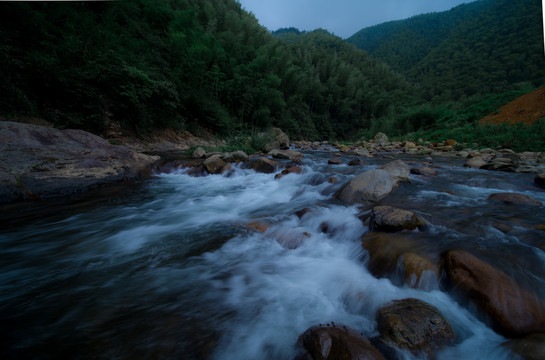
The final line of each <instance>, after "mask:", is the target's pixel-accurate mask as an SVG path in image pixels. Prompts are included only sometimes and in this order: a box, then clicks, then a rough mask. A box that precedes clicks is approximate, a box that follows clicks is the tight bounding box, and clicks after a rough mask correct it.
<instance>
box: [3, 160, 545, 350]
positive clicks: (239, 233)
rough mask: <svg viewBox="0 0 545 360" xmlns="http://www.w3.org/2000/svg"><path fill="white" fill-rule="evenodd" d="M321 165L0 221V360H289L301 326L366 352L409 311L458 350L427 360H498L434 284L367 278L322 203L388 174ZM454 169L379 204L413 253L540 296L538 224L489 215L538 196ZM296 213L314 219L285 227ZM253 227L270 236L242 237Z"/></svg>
mask: <svg viewBox="0 0 545 360" xmlns="http://www.w3.org/2000/svg"><path fill="white" fill-rule="evenodd" d="M330 157H331V155H330V154H328V153H318V152H314V153H306V157H305V159H304V160H303V164H304V165H303V169H304V172H303V174H302V175H295V174H290V175H287V176H285V177H283V178H282V179H280V180H275V179H274V174H258V173H255V172H253V171H252V170H245V169H241V168H237V167H236V168H235V171H234V173H233V174H231V175H230V176H221V175H212V176H207V177H200V178H195V177H191V176H188V175H187V174H186V172H185V171H184V170H179V171H176V172H174V173H171V174H158V175H157V176H155V177H154V178H153V179H151V180H150V181H149V182H148V183H146V184H145V185H144V186H141V187H138V188H135V189H132V190H130V191H126V192H123V193H120V194H111V195H108V196H107V197H100V198H96V199H94V200H93V201H86V202H83V203H80V204H79V205H78V206H75V205H71V206H67V205H65V206H52V207H50V208H45V209H43V207H42V209H41V211H39V212H37V214H38V213H39V214H40V216H39V217H37V218H35V219H32V220H30V218H31V217H30V216H26V217H24V218H23V219H22V220H21V221H15V220H13V219H12V220H11V221H10V223H9V224H8V225H6V226H4V227H3V228H2V230H0V248H1V251H2V256H1V258H0V321H1V325H0V327H1V333H0V345H1V348H0V357H2V358H25V359H26V358H37V359H50V358H54V359H58V358H71V359H87V358H104V359H154V358H155V359H166V358H176V359H237V360H243V359H291V358H292V357H293V355H294V345H295V342H296V340H297V337H298V335H299V334H301V333H302V332H303V331H305V330H306V329H307V328H308V327H310V326H312V325H316V324H318V323H326V322H331V321H334V322H336V323H345V324H347V325H350V326H352V327H354V328H356V329H358V330H359V331H361V332H362V333H364V334H365V335H367V336H369V337H370V336H373V335H376V324H375V322H374V314H375V312H376V310H377V309H378V308H380V307H381V306H382V305H384V304H385V303H387V302H388V301H391V300H394V299H403V298H407V297H415V298H419V299H422V300H424V301H426V302H429V303H431V304H432V305H434V306H436V307H437V308H438V309H439V310H440V311H441V312H443V314H444V315H445V317H446V318H447V319H448V320H449V321H450V322H451V324H452V325H453V327H454V330H455V332H456V334H457V336H458V340H459V341H458V343H457V344H456V345H454V346H452V347H449V348H446V349H444V350H443V351H442V352H441V353H440V354H439V358H440V359H460V358H463V359H509V358H510V355H509V353H507V352H506V351H505V350H504V349H503V348H502V347H501V344H502V343H503V342H504V341H505V339H504V338H503V337H502V336H500V335H498V334H496V333H495V332H494V331H492V330H491V329H490V328H489V327H488V326H487V325H486V324H484V323H483V322H481V320H479V319H480V317H479V315H478V314H476V313H474V312H472V311H471V310H469V309H466V308H465V307H463V306H461V305H459V304H458V303H457V302H456V300H455V299H454V298H453V297H452V296H451V295H449V294H448V293H446V292H444V291H442V290H441V289H440V286H439V284H438V283H434V282H433V281H432V282H431V283H429V284H427V286H424V288H425V289H426V290H417V289H412V288H409V287H407V286H403V285H400V284H399V283H397V282H396V281H395V279H386V278H383V279H377V278H375V277H373V276H372V275H371V274H370V273H369V271H368V270H367V269H366V260H367V253H366V251H365V250H364V249H363V248H362V246H361V241H360V239H361V237H362V236H363V235H364V234H365V233H366V232H367V231H368V229H367V227H366V226H365V225H364V224H363V223H362V221H361V220H360V219H359V216H361V215H362V214H365V211H364V210H362V209H360V208H358V207H357V206H345V205H342V204H340V203H339V202H337V201H336V200H335V199H334V198H333V193H334V192H335V191H336V190H338V189H339V188H340V187H341V186H342V185H343V184H344V183H345V182H346V181H347V180H348V179H350V178H351V177H353V176H354V175H355V174H357V173H360V172H362V171H364V170H367V169H370V168H373V167H376V166H378V165H380V164H383V163H385V162H387V161H389V160H388V159H385V158H374V159H366V164H367V165H365V166H363V167H349V166H346V165H340V166H333V165H327V159H328V158H330ZM343 159H344V160H348V159H349V157H346V158H343ZM404 159H405V160H406V161H408V162H411V161H414V163H413V164H420V162H421V161H422V159H421V158H404ZM462 164H463V160H460V159H434V160H433V165H434V166H437V167H436V170H437V171H438V173H439V174H438V176H436V177H422V176H414V175H412V176H411V183H410V184H402V185H401V186H400V188H398V189H397V190H396V191H395V192H394V193H393V194H392V195H390V196H389V197H388V198H386V199H385V200H384V201H383V202H382V204H384V205H394V206H398V207H401V208H405V209H409V210H412V211H415V212H417V213H418V214H420V215H421V216H422V217H423V218H425V219H426V220H427V221H428V222H429V223H430V224H431V226H430V229H429V230H428V231H426V232H414V233H412V234H410V236H411V237H413V238H414V239H415V241H417V242H418V244H419V245H418V246H419V249H418V250H419V251H422V252H426V253H427V254H435V255H437V256H438V255H439V254H440V253H442V252H443V251H445V250H449V249H459V248H462V249H468V250H470V251H471V252H472V253H474V254H477V255H479V257H482V258H484V259H486V260H487V261H489V262H490V263H492V264H494V265H495V266H497V267H499V268H501V269H502V270H503V271H505V272H506V273H508V274H511V275H513V276H515V277H516V278H517V280H518V281H520V282H526V283H527V284H528V285H529V286H531V288H532V289H537V290H536V291H537V292H538V294H539V295H540V296H542V297H545V252H544V251H543V250H540V249H539V248H538V246H543V242H544V240H543V238H544V237H545V235H544V234H545V232H543V231H540V230H536V229H535V226H536V225H539V224H543V223H545V209H544V208H543V207H535V206H534V207H531V206H512V205H511V206H509V205H504V204H501V203H493V202H491V201H489V200H487V198H488V196H489V195H490V194H493V193H496V192H517V193H523V194H526V195H529V196H532V197H534V198H536V199H539V200H541V201H542V202H545V192H543V191H541V190H539V189H537V188H536V187H534V186H533V185H532V180H533V176H534V175H533V174H512V173H501V172H492V171H485V170H471V169H465V168H463V167H462ZM332 176H335V177H337V178H338V180H339V182H338V183H337V184H330V183H329V182H328V179H329V178H331V177H332ZM305 207H308V208H311V209H312V210H313V212H312V213H310V214H307V215H305V216H304V217H302V218H301V219H299V218H298V217H297V216H295V215H294V213H295V212H296V211H297V210H300V209H302V208H305ZM26 214H28V211H27V212H26ZM6 216H7V217H9V216H8V215H7V214H6ZM252 222H260V223H267V224H269V228H268V230H267V231H266V232H265V233H261V232H259V231H254V230H253V229H252V228H251V227H248V226H247V225H248V223H252ZM324 222H327V224H328V231H327V232H326V233H324V232H322V231H323V223H324ZM498 225H508V226H510V228H511V231H509V232H508V233H507V234H505V233H503V232H501V231H499V230H497V227H498ZM277 239H299V240H300V242H301V244H300V246H299V247H297V248H295V249H288V248H286V247H283V246H282V245H281V244H280V243H279V242H278V241H277ZM301 239H302V240H301ZM281 242H282V241H281ZM284 243H285V242H284ZM540 289H541V290H540ZM407 358H411V357H410V356H408V355H407Z"/></svg>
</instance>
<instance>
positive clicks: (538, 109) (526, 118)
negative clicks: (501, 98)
mask: <svg viewBox="0 0 545 360" xmlns="http://www.w3.org/2000/svg"><path fill="white" fill-rule="evenodd" d="M542 117H545V86H544V87H542V88H539V89H537V90H536V91H533V92H531V93H528V94H526V95H522V96H521V97H519V98H516V99H515V100H513V101H511V102H510V103H509V104H507V105H504V106H502V107H501V108H500V110H499V112H498V113H493V114H488V115H486V116H485V117H484V118H482V119H481V120H480V122H481V124H502V123H507V124H510V125H513V124H518V123H524V124H526V125H532V124H533V123H535V122H536V121H537V120H539V119H540V118H542Z"/></svg>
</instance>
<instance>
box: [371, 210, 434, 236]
mask: <svg viewBox="0 0 545 360" xmlns="http://www.w3.org/2000/svg"><path fill="white" fill-rule="evenodd" d="M417 228H418V229H420V230H425V229H426V222H425V221H424V220H422V219H421V218H420V217H418V215H416V214H415V213H413V212H412V211H408V210H403V209H399V208H396V207H393V206H375V207H374V208H373V210H372V211H371V218H370V221H369V230H371V231H385V232H396V231H403V230H415V229H417Z"/></svg>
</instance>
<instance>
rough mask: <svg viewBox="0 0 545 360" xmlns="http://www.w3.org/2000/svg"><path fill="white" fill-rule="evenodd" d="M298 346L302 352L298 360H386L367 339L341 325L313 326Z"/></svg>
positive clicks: (305, 333) (301, 338)
mask: <svg viewBox="0 0 545 360" xmlns="http://www.w3.org/2000/svg"><path fill="white" fill-rule="evenodd" d="M297 346H298V347H299V348H300V350H301V353H300V354H299V355H297V357H296V358H295V359H297V360H303V359H312V360H344V359H345V360H384V359H385V358H384V356H383V355H382V354H381V353H380V351H378V349H377V348H376V347H375V346H373V344H371V342H370V341H369V340H368V339H367V338H365V337H363V336H362V335H361V334H360V333H359V332H357V331H356V330H354V329H352V328H350V327H348V326H345V325H341V324H337V325H335V324H326V325H317V326H313V327H311V328H309V329H308V330H307V331H305V332H304V333H303V334H302V335H301V336H299V339H298V341H297Z"/></svg>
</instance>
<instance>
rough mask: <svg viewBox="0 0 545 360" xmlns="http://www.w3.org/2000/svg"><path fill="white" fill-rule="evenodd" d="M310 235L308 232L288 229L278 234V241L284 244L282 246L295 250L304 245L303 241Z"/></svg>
mask: <svg viewBox="0 0 545 360" xmlns="http://www.w3.org/2000/svg"><path fill="white" fill-rule="evenodd" d="M310 236H311V235H310V234H309V233H308V232H301V231H286V232H282V233H280V234H277V237H276V241H277V242H278V243H279V244H280V245H282V247H284V248H286V249H289V250H293V249H297V248H298V247H300V246H301V245H303V242H305V240H306V239H308V238H310Z"/></svg>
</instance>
